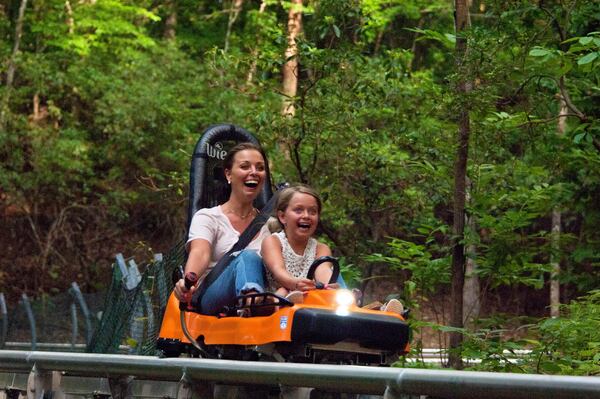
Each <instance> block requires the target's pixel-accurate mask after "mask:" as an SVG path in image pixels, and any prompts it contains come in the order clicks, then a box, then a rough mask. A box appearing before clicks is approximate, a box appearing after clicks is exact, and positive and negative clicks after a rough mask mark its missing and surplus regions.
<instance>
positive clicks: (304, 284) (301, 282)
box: [292, 278, 315, 291]
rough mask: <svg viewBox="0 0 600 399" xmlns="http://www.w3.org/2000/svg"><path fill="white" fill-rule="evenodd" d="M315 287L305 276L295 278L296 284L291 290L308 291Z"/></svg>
mask: <svg viewBox="0 0 600 399" xmlns="http://www.w3.org/2000/svg"><path fill="white" fill-rule="evenodd" d="M314 289H315V282H314V281H313V280H309V279H307V278H298V279H296V286H295V287H294V288H293V289H292V291H310V290H314Z"/></svg>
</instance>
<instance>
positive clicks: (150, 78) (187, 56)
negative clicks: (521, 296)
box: [0, 0, 600, 374]
mask: <svg viewBox="0 0 600 399" xmlns="http://www.w3.org/2000/svg"><path fill="white" fill-rule="evenodd" d="M18 3H19V2H16V1H5V2H3V3H2V7H0V17H1V18H0V34H1V35H2V37H3V38H5V39H6V40H3V41H1V42H0V56H1V57H2V65H3V67H2V72H3V76H5V75H6V71H7V69H8V66H9V64H10V62H12V61H14V67H15V71H16V73H15V80H14V82H13V86H12V87H10V88H9V87H5V86H4V85H3V86H2V87H0V98H1V99H2V100H3V101H6V128H5V129H4V130H3V131H0V212H1V214H2V215H3V216H2V217H3V222H6V225H7V226H10V227H9V230H10V232H11V235H10V236H11V237H14V238H11V239H10V240H12V241H9V242H8V243H7V244H6V245H4V246H5V247H6V248H9V249H7V251H8V252H7V254H5V255H6V256H5V258H6V259H7V260H6V261H5V263H3V264H2V268H1V269H2V274H0V277H1V278H2V280H0V284H1V286H0V288H2V290H4V289H8V288H9V287H17V288H14V290H15V292H16V290H17V289H20V288H21V287H22V284H21V283H20V282H19V280H18V279H17V277H16V276H18V275H19V270H20V269H22V268H24V267H28V268H29V267H32V268H34V269H36V270H38V271H39V272H40V273H39V275H40V277H39V278H38V279H36V280H35V281H34V282H31V285H30V286H28V287H27V289H29V290H31V291H34V292H49V291H52V290H56V289H58V288H57V287H60V285H61V284H63V285H64V284H68V282H70V280H69V279H71V280H73V279H86V280H88V281H90V286H92V285H94V286H95V284H97V282H98V281H103V279H102V274H103V273H104V274H106V272H107V268H108V264H109V262H108V261H107V259H109V258H110V257H111V256H112V254H113V253H114V252H116V251H124V250H125V249H124V248H123V247H124V246H126V247H127V249H130V251H131V252H135V251H138V252H143V254H144V256H146V255H147V252H148V248H149V247H152V248H153V249H155V250H157V251H166V250H167V249H168V248H169V247H170V246H171V244H172V243H173V242H174V241H177V240H178V239H179V238H180V237H181V234H183V233H182V232H181V230H182V228H181V226H182V225H183V220H184V215H183V214H184V212H185V205H184V201H185V197H186V187H187V181H186V180H187V167H188V164H189V155H190V154H189V153H190V151H191V148H192V146H193V144H194V142H195V141H196V139H197V137H198V134H199V132H200V131H202V130H203V129H204V128H205V127H206V126H208V125H210V124H214V123H218V122H231V123H236V124H238V125H240V126H243V127H245V128H247V129H249V130H250V131H253V132H255V133H256V134H257V136H258V137H259V138H260V140H261V142H262V143H263V144H264V146H265V148H266V149H267V152H268V155H269V158H270V161H271V164H272V166H273V168H272V170H273V174H274V180H275V181H282V180H287V181H304V182H307V183H310V184H311V185H313V186H315V188H317V189H318V190H319V192H320V193H321V195H322V197H323V199H324V212H323V215H322V219H323V222H324V226H325V227H326V228H325V231H326V232H327V235H328V237H327V239H328V240H330V243H331V244H332V246H333V247H334V248H335V250H336V253H340V254H343V255H344V258H343V262H342V264H343V272H344V275H345V277H346V278H347V279H348V280H349V281H353V282H356V283H358V282H359V281H360V280H361V279H364V280H363V281H370V280H371V279H373V278H376V277H377V276H373V275H372V273H373V272H372V270H375V269H374V268H373V266H377V267H380V269H379V270H381V272H380V273H382V274H385V275H389V274H391V275H394V276H395V277H398V278H401V279H402V281H399V283H400V284H401V285H402V286H403V292H402V295H403V297H404V299H405V300H407V301H408V302H409V303H408V304H409V305H410V306H412V307H418V306H419V305H422V304H423V303H425V302H424V301H425V300H426V298H433V297H435V296H436V295H439V294H440V292H443V291H444V290H447V289H448V278H449V260H450V253H451V251H450V245H449V244H450V242H451V240H452V238H453V237H452V235H451V228H450V226H451V224H452V212H451V209H452V203H451V201H452V200H451V199H452V189H453V184H454V183H453V172H452V171H453V164H454V156H455V155H454V153H455V135H456V131H457V126H456V121H457V115H459V113H460V111H461V110H462V109H464V108H468V109H469V110H470V117H471V143H470V148H469V163H468V176H469V189H468V196H469V200H468V203H467V214H468V216H469V222H470V223H469V224H468V227H467V230H466V234H465V237H464V243H465V244H466V245H467V246H468V247H469V248H470V250H469V252H468V256H469V257H470V259H472V260H473V261H474V262H475V264H476V265H477V270H476V273H477V276H478V277H479V278H480V279H481V281H482V283H483V284H484V287H486V289H487V291H486V292H484V295H485V294H487V293H490V292H491V293H494V292H495V291H494V290H498V291H501V290H502V289H506V287H511V288H514V287H520V289H527V290H539V289H543V288H545V286H546V283H547V281H548V275H549V273H548V272H549V270H550V269H549V265H550V263H551V260H552V259H559V260H560V261H561V266H562V272H561V274H560V275H559V276H558V278H559V281H560V282H561V283H562V284H563V285H564V287H565V288H564V289H563V296H564V297H565V299H569V298H573V297H575V296H576V295H578V293H582V292H587V291H589V290H590V289H593V288H595V287H597V286H598V282H600V272H599V271H600V269H599V268H598V265H599V264H600V253H599V251H598V243H599V242H600V236H599V234H598V229H597V226H598V224H599V223H600V207H599V204H598V201H597V198H598V196H599V195H600V178H599V177H598V176H600V123H598V113H599V110H598V107H597V104H598V96H599V95H600V90H599V81H600V75H599V74H600V69H599V68H598V66H599V65H600V35H599V33H598V31H597V30H598V29H597V15H598V12H599V11H600V9H599V7H600V6H599V5H598V4H597V2H593V1H578V2H576V3H575V2H573V1H567V2H530V1H522V0H520V1H512V2H505V1H489V2H474V3H473V6H472V11H473V12H475V11H476V10H478V11H477V12H476V13H475V14H474V15H473V16H472V17H473V18H472V25H473V26H472V29H470V30H469V31H468V32H466V33H465V36H464V37H465V38H466V39H467V41H468V46H469V51H468V53H467V59H466V60H465V65H464V66H465V67H468V68H465V69H464V70H461V72H460V73H458V72H457V69H456V65H455V59H454V47H455V41H456V37H455V35H454V28H453V18H452V11H453V10H452V5H451V3H449V2H447V1H441V0H440V1H437V0H436V1H433V2H432V1H424V0H410V1H381V0H364V1H355V0H348V1H339V0H326V1H318V2H317V1H309V2H305V3H304V7H303V12H304V15H303V26H304V32H303V34H302V35H301V37H299V38H298V49H299V55H298V60H299V61H300V69H299V71H298V77H299V83H298V92H297V95H296V96H295V98H293V99H292V101H293V103H294V106H295V109H296V114H295V116H294V117H293V118H289V117H285V116H282V115H281V113H280V110H281V104H282V99H283V96H282V95H281V67H282V65H283V64H284V63H285V62H286V58H285V57H286V56H285V49H286V46H287V44H288V39H287V36H286V32H287V22H288V21H287V17H288V11H289V7H290V6H291V3H290V2H277V1H266V2H244V6H243V8H242V10H241V12H240V13H239V15H237V16H236V18H235V20H234V19H233V16H234V13H233V12H232V10H230V9H229V7H230V5H231V2H229V1H227V2H214V1H190V0H184V1H178V2H166V1H158V2H148V1H145V0H144V1H136V2H131V1H115V0H98V1H94V2H88V1H84V2H68V4H69V5H70V6H71V8H72V9H71V10H70V11H69V9H68V8H67V7H66V3H65V2H64V1H58V0H46V1H39V2H34V4H31V2H30V4H29V5H28V8H27V9H26V13H25V19H24V21H23V22H24V23H23V36H22V42H21V47H20V52H19V53H18V54H15V57H14V60H13V58H12V54H11V52H12V48H13V43H14V34H15V27H16V17H17V11H18V6H19V4H18ZM261 5H264V7H263V8H261ZM172 14H173V15H175V14H176V17H177V18H176V21H177V24H176V26H175V32H176V37H175V38H174V39H167V38H165V37H164V29H165V26H166V24H167V21H168V20H169V21H172V19H169V17H171V16H172ZM226 35H227V40H228V44H229V45H228V48H227V51H225V40H226V39H225V38H226ZM11 60H12V61H11ZM9 61H10V62H9ZM465 71H466V72H465ZM465 80H466V81H468V82H469V84H470V92H469V93H468V94H464V95H461V96H458V95H457V94H456V90H455V89H456V85H457V84H458V83H459V82H461V81H465ZM567 95H568V99H569V103H568V104H566V105H567V108H566V109H567V111H566V112H567V116H566V128H565V130H564V132H563V133H560V134H559V133H558V127H557V122H558V119H559V112H561V104H560V101H559V99H560V98H567ZM563 112H564V108H563ZM156 204H161V206H156ZM553 209H559V210H561V211H562V216H563V232H562V234H561V237H560V240H559V241H558V243H559V245H558V247H556V246H553V245H552V239H553V238H552V237H553V236H552V234H551V231H550V218H551V212H552V210H553ZM106 237H110V238H106ZM138 241H144V242H143V243H142V244H139V243H138ZM146 241H149V243H148V242H146ZM2 243H3V244H5V243H4V242H2ZM99 244H102V245H99ZM17 249H19V251H17ZM24 253H25V254H27V255H26V256H23V255H22V254H24ZM13 258H14V259H16V261H15V262H13V261H12V260H13ZM9 263H10V264H9ZM32 265H33V266H32ZM27 270H29V269H27ZM388 271H389V272H390V273H387V272H388ZM399 276H401V277H399ZM61 278H62V279H64V280H65V281H66V282H62V281H60V280H61ZM68 280H69V281H68ZM11 289H13V288H11ZM529 292H531V291H529ZM592 297H593V296H592ZM592 297H590V298H592ZM594 301H595V299H593V300H592V299H585V300H582V301H581V302H579V301H578V302H576V303H575V304H573V305H572V306H573V308H571V307H567V308H565V317H564V318H561V319H556V320H548V321H546V322H545V323H542V324H539V325H538V326H537V327H536V331H537V332H538V333H539V336H538V337H536V339H533V338H531V337H528V338H529V339H530V341H529V342H527V343H526V342H524V341H523V342H522V341H519V340H518V339H515V340H513V341H507V340H506V339H505V336H506V335H507V334H508V333H507V331H508V330H509V328H507V325H508V324H510V322H509V321H508V319H495V320H493V322H492V321H489V324H488V325H483V324H480V327H481V328H480V329H479V330H478V331H474V332H471V333H472V334H473V335H472V336H470V338H469V339H470V341H469V345H471V346H468V347H465V348H464V350H465V351H466V354H467V355H469V356H471V355H472V356H476V355H481V356H479V357H483V358H484V359H486V360H485V361H484V363H482V366H481V367H482V368H485V369H490V370H512V371H521V370H524V371H536V370H538V369H536V368H535V367H533V366H531V364H529V363H526V362H525V361H523V362H521V363H516V364H513V363H507V362H506V361H505V358H504V357H503V356H505V354H504V350H506V349H508V350H513V351H514V350H516V348H517V347H520V346H527V345H529V346H530V347H533V348H534V350H538V349H539V353H538V352H536V353H538V354H539V358H540V359H541V360H540V362H539V371H544V372H549V371H552V370H550V369H548V367H550V366H548V364H551V363H557V365H558V368H560V370H558V369H557V370H554V371H558V372H561V373H564V372H568V370H567V369H568V367H569V365H570V366H574V367H575V369H576V371H577V373H580V374H593V373H596V372H597V371H596V370H595V369H593V368H591V367H590V366H589V363H590V362H591V361H593V359H594V356H596V355H595V354H593V355H590V356H591V357H590V356H588V355H586V354H585V353H587V352H586V351H593V350H595V348H596V347H595V346H594V345H595V344H592V346H588V344H587V343H586V344H585V345H584V344H583V338H581V340H580V341H578V340H579V339H580V338H574V341H573V342H571V341H569V340H568V339H567V336H568V334H567V333H566V332H567V331H571V332H573V331H574V333H573V334H572V337H579V335H578V334H580V333H581V334H582V335H581V337H583V336H584V335H585V334H588V333H589V332H586V333H584V331H587V330H586V329H587V327H586V326H585V325H584V324H577V323H583V320H584V318H583V316H582V314H583V313H584V312H588V313H589V312H590V311H591V310H590V309H591V308H592V307H593V306H592V304H595V302H594ZM577 304H578V305H577ZM544 306H545V304H540V305H539V307H541V308H542V309H543V307H544ZM569 306H571V305H569ZM577 306H580V307H581V312H582V313H581V314H580V313H579V310H578V309H579V308H577ZM594 306H595V305H594ZM584 307H585V309H583V308H584ZM507 311H508V309H507ZM542 311H543V310H542ZM414 325H415V328H417V329H419V328H424V327H425V326H426V325H425V324H419V323H415V324H414ZM427 328H431V326H427ZM437 328H438V330H437V331H439V332H444V333H445V332H447V331H448V329H447V328H445V327H437ZM570 329H571V330H570ZM559 331H565V333H564V334H563V333H562V332H561V333H560V334H559V333H558V332H559ZM471 333H470V334H471ZM538 339H539V340H538ZM594 339H595V338H594ZM535 340H537V341H536V342H537V343H535V342H534V341H535ZM596 341H597V340H596ZM553 342H560V343H561V344H560V345H561V346H560V347H559V346H552V345H554V344H552V343H553ZM589 342H595V341H593V340H592V341H589ZM577 344H581V345H582V346H581V349H580V351H579V352H578V351H577V350H574V349H568V350H567V349H564V350H565V352H564V353H563V352H560V351H561V350H563V349H562V348H575V346H576V345H577ZM536 345H539V347H538V346H536ZM544 345H546V346H544ZM557 345H558V344H557ZM541 348H544V349H541ZM580 352H581V353H580ZM590 353H591V352H590ZM542 354H543V356H542ZM559 354H560V356H562V355H563V354H564V358H565V359H564V363H560V362H558V361H557V358H558V357H559ZM586 356H587V357H586ZM574 359H575V360H574ZM527 361H529V360H527ZM578 362H579V363H578ZM581 362H583V363H581ZM554 371H553V372H554Z"/></svg>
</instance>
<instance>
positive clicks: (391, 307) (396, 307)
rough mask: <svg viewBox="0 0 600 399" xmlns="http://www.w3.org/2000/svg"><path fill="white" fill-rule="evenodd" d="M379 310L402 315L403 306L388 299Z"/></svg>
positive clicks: (396, 301)
mask: <svg viewBox="0 0 600 399" xmlns="http://www.w3.org/2000/svg"><path fill="white" fill-rule="evenodd" d="M381 310H382V311H384V312H393V313H398V314H399V315H402V312H404V305H402V302H400V301H399V300H397V299H390V300H389V301H388V302H387V303H386V304H385V305H383V306H382V307H381Z"/></svg>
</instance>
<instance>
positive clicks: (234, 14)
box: [223, 0, 244, 52]
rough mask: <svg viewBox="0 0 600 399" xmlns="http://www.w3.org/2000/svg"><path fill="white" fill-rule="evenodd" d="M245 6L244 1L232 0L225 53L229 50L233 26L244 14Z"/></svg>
mask: <svg viewBox="0 0 600 399" xmlns="http://www.w3.org/2000/svg"><path fill="white" fill-rule="evenodd" d="M243 5H244V0H232V2H231V8H229V21H228V22H227V33H226V34H225V47H224V48H223V51H225V52H227V51H228V50H229V38H230V37H231V30H232V29H233V24H234V23H235V21H236V19H237V18H238V16H239V15H240V12H242V6H243Z"/></svg>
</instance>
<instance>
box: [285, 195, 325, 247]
mask: <svg viewBox="0 0 600 399" xmlns="http://www.w3.org/2000/svg"><path fill="white" fill-rule="evenodd" d="M277 216H278V217H279V221H280V222H281V224H283V226H284V229H285V234H286V235H287V236H288V239H289V238H304V239H308V238H309V237H311V236H312V235H313V234H314V233H315V230H316V229H317V225H318V224H319V205H318V204H317V199H316V198H315V197H313V196H312V195H310V194H305V193H295V194H294V195H293V196H292V198H291V199H290V203H289V204H288V206H287V208H285V211H278V212H277Z"/></svg>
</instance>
